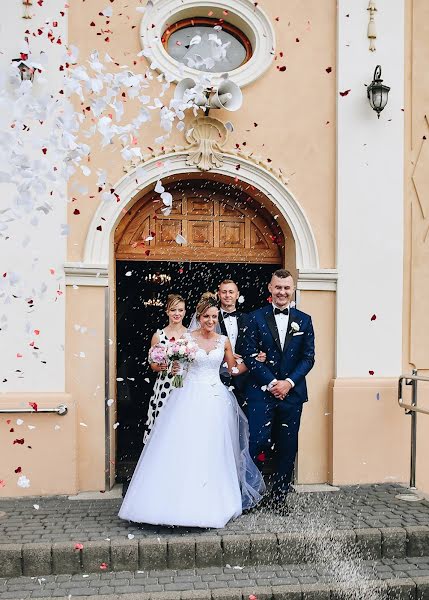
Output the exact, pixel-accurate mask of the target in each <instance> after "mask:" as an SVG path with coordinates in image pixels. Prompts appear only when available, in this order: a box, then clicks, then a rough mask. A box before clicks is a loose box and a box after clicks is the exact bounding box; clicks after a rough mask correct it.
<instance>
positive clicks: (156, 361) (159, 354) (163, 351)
mask: <svg viewBox="0 0 429 600" xmlns="http://www.w3.org/2000/svg"><path fill="white" fill-rule="evenodd" d="M166 363H167V347H166V346H165V345H164V344H155V345H154V346H152V347H151V348H149V364H151V365H164V364H166ZM160 373H161V377H162V378H164V377H165V376H166V375H167V371H160Z"/></svg>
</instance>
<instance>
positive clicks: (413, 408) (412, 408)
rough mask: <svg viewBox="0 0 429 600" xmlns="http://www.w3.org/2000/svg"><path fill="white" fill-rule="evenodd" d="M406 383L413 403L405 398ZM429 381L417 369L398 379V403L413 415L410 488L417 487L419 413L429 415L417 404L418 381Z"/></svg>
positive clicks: (428, 378)
mask: <svg viewBox="0 0 429 600" xmlns="http://www.w3.org/2000/svg"><path fill="white" fill-rule="evenodd" d="M404 381H405V385H411V387H412V389H411V404H406V403H405V402H404V400H403V397H402V396H403V393H402V392H403V389H404ZM418 381H429V377H423V376H422V375H418V373H417V370H416V369H413V374H412V375H401V377H400V378H399V381H398V404H399V406H400V407H401V408H403V409H404V410H406V411H407V412H406V414H408V415H411V459H410V488H411V489H413V490H415V489H416V462H417V460H416V459H417V456H416V452H417V413H421V414H423V415H429V410H427V409H425V408H419V407H418V406H417V382H418Z"/></svg>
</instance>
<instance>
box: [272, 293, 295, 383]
mask: <svg viewBox="0 0 429 600" xmlns="http://www.w3.org/2000/svg"><path fill="white" fill-rule="evenodd" d="M272 307H273V312H274V309H275V308H280V307H279V306H276V305H275V304H274V303H272ZM285 308H288V309H289V310H290V306H289V305H288V306H287V307H286V306H284V307H283V308H281V309H280V310H284V309H285ZM274 319H275V321H276V325H277V331H278V332H279V339H280V346H281V349H282V350H283V347H284V345H285V339H286V334H287V328H288V326H289V311H288V314H287V315H286V314H285V313H283V314H280V313H279V314H277V315H274ZM286 381H289V383H290V384H291V386H292V387H295V382H294V381H292V379H289V377H287V378H286ZM276 382H277V379H273V380H272V381H270V383H269V384H268V390H270V389H271V388H272V387H273V385H274V384H275V383H276Z"/></svg>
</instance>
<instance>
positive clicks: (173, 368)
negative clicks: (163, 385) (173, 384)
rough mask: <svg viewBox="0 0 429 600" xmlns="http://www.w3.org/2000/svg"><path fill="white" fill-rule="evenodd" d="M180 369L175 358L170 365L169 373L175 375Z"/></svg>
mask: <svg viewBox="0 0 429 600" xmlns="http://www.w3.org/2000/svg"><path fill="white" fill-rule="evenodd" d="M180 371H181V369H180V363H179V362H178V361H177V360H175V361H174V362H173V366H172V367H171V374H172V375H177V374H178V373H180Z"/></svg>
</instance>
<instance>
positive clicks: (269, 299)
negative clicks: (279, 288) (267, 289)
mask: <svg viewBox="0 0 429 600" xmlns="http://www.w3.org/2000/svg"><path fill="white" fill-rule="evenodd" d="M272 301H273V299H272V298H271V296H268V298H267V302H269V303H270V304H271V302H272Z"/></svg>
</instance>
